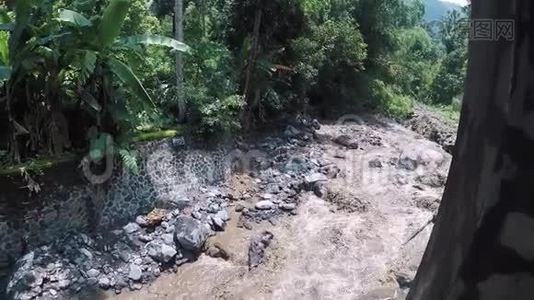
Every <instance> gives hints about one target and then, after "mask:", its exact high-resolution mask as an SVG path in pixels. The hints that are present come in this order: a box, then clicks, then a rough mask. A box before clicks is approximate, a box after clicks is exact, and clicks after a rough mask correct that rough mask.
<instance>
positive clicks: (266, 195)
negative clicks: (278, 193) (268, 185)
mask: <svg viewBox="0 0 534 300" xmlns="http://www.w3.org/2000/svg"><path fill="white" fill-rule="evenodd" d="M261 198H262V199H263V200H271V199H273V198H274V195H273V194H269V193H266V194H263V195H261Z"/></svg>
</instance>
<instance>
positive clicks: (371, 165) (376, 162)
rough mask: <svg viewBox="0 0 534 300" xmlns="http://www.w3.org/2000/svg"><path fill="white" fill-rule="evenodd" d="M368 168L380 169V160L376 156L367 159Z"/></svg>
mask: <svg viewBox="0 0 534 300" xmlns="http://www.w3.org/2000/svg"><path fill="white" fill-rule="evenodd" d="M369 168H375V169H380V168H382V162H381V161H380V160H379V159H378V158H375V159H373V160H371V161H369Z"/></svg>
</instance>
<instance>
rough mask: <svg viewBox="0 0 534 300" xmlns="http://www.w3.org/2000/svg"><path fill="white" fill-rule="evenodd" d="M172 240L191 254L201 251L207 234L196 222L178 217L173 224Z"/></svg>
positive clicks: (185, 217) (189, 218)
mask: <svg viewBox="0 0 534 300" xmlns="http://www.w3.org/2000/svg"><path fill="white" fill-rule="evenodd" d="M174 226H175V228H176V229H175V232H174V239H175V240H176V242H177V243H178V244H179V245H180V246H181V247H182V248H183V249H185V250H187V251H191V252H193V253H198V252H200V251H201V249H202V246H204V243H205V242H206V239H207V238H208V235H209V232H208V230H206V228H205V227H204V226H203V225H202V224H201V223H200V222H199V221H197V220H195V219H193V218H191V217H187V216H180V217H178V218H177V220H176V223H175V225H174Z"/></svg>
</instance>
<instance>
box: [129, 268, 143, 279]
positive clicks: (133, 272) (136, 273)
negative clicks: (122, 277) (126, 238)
mask: <svg viewBox="0 0 534 300" xmlns="http://www.w3.org/2000/svg"><path fill="white" fill-rule="evenodd" d="M142 275H143V271H141V267H139V266H138V265H136V264H131V265H130V270H129V271H128V278H130V279H131V280H133V281H139V280H141V276H142Z"/></svg>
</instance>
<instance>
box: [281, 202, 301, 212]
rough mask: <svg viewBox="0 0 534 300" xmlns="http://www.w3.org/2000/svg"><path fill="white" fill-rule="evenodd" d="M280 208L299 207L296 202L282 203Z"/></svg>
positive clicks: (291, 208)
mask: <svg viewBox="0 0 534 300" xmlns="http://www.w3.org/2000/svg"><path fill="white" fill-rule="evenodd" d="M280 208H281V209H282V210H285V211H292V210H295V209H296V208H297V205H296V204H295V203H282V204H280Z"/></svg>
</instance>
